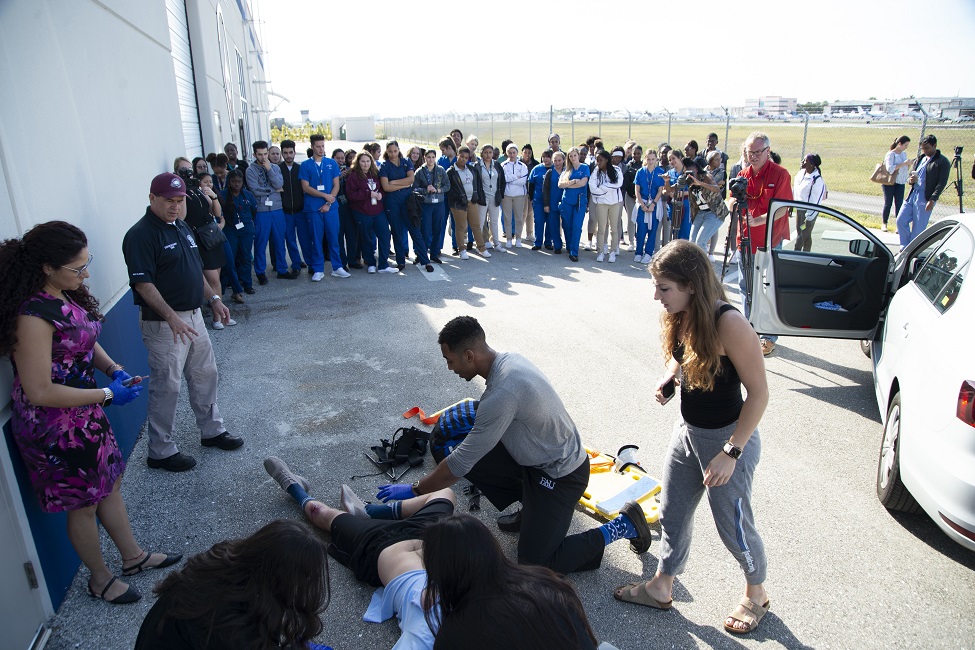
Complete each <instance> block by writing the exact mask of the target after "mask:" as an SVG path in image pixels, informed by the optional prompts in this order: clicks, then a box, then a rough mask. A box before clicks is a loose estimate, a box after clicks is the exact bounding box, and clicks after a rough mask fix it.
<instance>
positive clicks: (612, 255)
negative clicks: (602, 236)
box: [609, 253, 616, 264]
mask: <svg viewBox="0 0 975 650" xmlns="http://www.w3.org/2000/svg"><path fill="white" fill-rule="evenodd" d="M615 261H616V253H610V254H609V263H610V264H612V263H613V262H615Z"/></svg>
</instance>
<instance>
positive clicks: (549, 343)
mask: <svg viewBox="0 0 975 650" xmlns="http://www.w3.org/2000/svg"><path fill="white" fill-rule="evenodd" d="M594 258H595V256H594V254H592V253H588V252H583V253H582V255H581V259H580V261H579V263H572V262H571V261H569V259H568V256H567V255H561V256H556V255H552V254H550V253H548V252H545V251H542V252H532V251H530V250H528V249H527V248H522V249H518V250H514V251H512V252H498V253H497V254H495V256H494V257H492V258H491V259H490V260H484V259H480V258H478V257H477V256H476V255H473V256H472V257H471V259H470V260H466V261H464V260H459V259H458V258H456V257H451V256H450V255H445V256H444V260H445V264H444V265H443V267H441V268H438V270H437V273H435V274H427V273H425V272H424V271H423V270H422V267H414V266H409V267H408V268H407V269H406V270H405V272H403V273H402V274H397V275H392V274H390V275H382V274H380V275H367V274H366V273H365V272H364V271H353V275H352V277H351V278H349V279H338V278H332V277H330V276H328V275H326V277H325V280H324V281H322V282H320V283H312V282H310V281H309V279H308V276H307V275H303V276H302V277H301V278H300V279H298V280H295V281H285V280H276V279H273V278H272V279H271V282H270V284H268V285H267V286H264V287H257V294H256V295H253V296H248V297H247V305H246V306H243V307H241V306H232V311H233V316H234V318H235V319H236V320H237V321H238V323H239V324H238V325H237V326H236V327H228V328H227V329H226V330H224V331H220V332H214V331H210V332H208V334H209V335H210V336H211V338H212V340H213V343H214V347H215V350H216V355H217V360H218V365H219V369H220V374H221V377H220V393H219V395H220V396H219V403H220V408H221V411H222V412H223V414H224V417H225V419H226V424H227V426H228V428H229V429H230V430H231V431H232V432H233V433H235V434H239V435H242V436H244V437H245V439H246V444H245V446H244V447H243V448H241V449H239V450H237V451H233V452H223V451H219V450H215V449H202V448H201V446H200V443H199V437H198V432H197V431H196V430H195V426H194V423H193V416H192V413H191V411H190V409H189V406H188V404H187V402H186V396H185V388H184V395H183V396H182V398H181V402H180V410H179V414H178V418H177V425H176V427H177V431H176V439H177V441H178V442H179V444H180V447H181V450H182V451H184V452H187V453H190V454H192V455H194V456H196V457H197V458H198V460H199V464H198V465H197V467H196V468H195V469H193V470H192V471H190V472H187V473H184V474H170V473H167V472H164V471H161V470H150V469H148V468H147V467H146V464H145V458H146V445H145V438H144V436H143V438H141V439H140V440H139V442H138V444H137V445H136V447H135V450H134V452H133V454H132V456H131V458H130V459H129V466H128V470H127V472H126V474H125V478H124V481H123V494H124V497H125V499H126V502H127V504H128V508H129V513H130V516H131V520H132V525H133V528H134V530H135V533H136V537H137V538H138V539H139V540H140V541H141V542H142V543H143V544H144V545H145V546H146V547H147V548H150V549H153V550H163V551H169V552H175V551H179V552H183V553H186V554H194V553H199V552H201V551H204V550H206V549H207V548H209V547H210V546H211V545H212V544H214V543H215V542H217V541H220V540H223V539H227V538H233V537H240V536H245V535H247V534H249V533H251V532H253V531H254V530H256V529H257V528H259V527H260V526H262V525H263V524H265V523H267V522H268V521H271V520H272V519H275V518H279V517H284V518H295V519H297V518H301V514H300V512H299V511H298V508H297V507H296V506H295V505H294V503H293V502H292V501H291V500H290V498H288V496H287V495H286V494H285V493H284V492H282V491H281V490H280V489H279V488H278V486H277V484H276V483H274V482H273V481H272V480H271V479H270V478H269V477H268V476H267V474H266V473H265V471H264V468H263V466H262V461H263V460H264V458H265V457H266V456H268V455H272V454H273V455H277V456H280V457H282V458H283V459H285V460H286V461H288V462H289V463H290V464H291V465H292V467H293V468H294V469H295V470H296V471H297V472H299V473H301V474H303V475H304V476H306V477H307V478H308V479H309V480H310V482H311V483H312V485H313V486H314V487H313V490H312V493H313V494H314V495H316V496H319V497H320V498H322V499H324V500H326V501H327V502H330V503H333V504H334V503H336V502H337V499H338V491H339V485H340V484H341V483H348V484H350V485H352V486H353V487H354V488H355V489H356V490H357V491H358V492H359V494H360V495H361V496H362V497H363V498H366V499H369V498H374V497H373V495H374V494H375V490H376V487H377V486H378V485H380V484H381V483H383V482H386V481H385V480H384V479H382V477H365V478H353V477H354V476H361V475H368V474H372V473H374V472H375V469H374V468H373V466H372V465H370V464H369V462H368V461H367V460H366V459H365V457H364V452H366V451H367V450H368V448H369V446H370V445H373V444H376V443H377V441H378V439H379V438H381V437H384V438H388V437H389V436H390V435H391V434H392V433H393V431H394V430H395V429H396V428H397V427H399V426H402V425H404V424H416V423H417V422H416V420H415V419H414V420H411V421H406V420H404V419H403V418H402V413H403V412H404V411H405V410H407V409H408V408H410V407H412V406H421V407H423V408H424V409H427V410H428V411H433V410H437V409H439V408H441V407H443V406H445V405H447V404H450V403H452V402H454V401H456V400H458V399H461V398H464V397H477V396H478V395H479V394H480V392H481V391H482V389H483V382H482V381H480V380H479V379H478V380H475V381H473V382H471V383H465V382H464V381H463V380H461V379H460V378H458V377H457V376H456V375H454V374H453V373H451V372H449V371H448V370H447V369H446V366H445V363H444V361H443V359H442V357H441V355H440V350H439V347H438V345H437V343H436V337H437V332H438V331H439V329H440V328H441V327H442V326H443V324H444V323H446V322H447V321H448V320H450V319H451V318H453V317H454V316H457V315H462V314H470V315H473V316H475V317H477V318H478V319H479V320H480V322H481V323H482V325H483V327H484V329H485V330H486V332H487V338H488V343H489V344H490V345H492V346H493V347H494V348H495V349H498V350H509V351H515V352H519V353H521V354H524V355H526V356H527V357H528V358H530V359H531V360H532V361H533V362H534V363H536V364H537V365H538V366H539V367H540V368H541V369H542V370H543V371H544V372H545V373H546V374H547V375H548V377H549V378H550V379H551V381H552V383H553V384H554V385H555V387H556V388H557V390H558V391H559V393H560V394H561V396H562V398H563V400H564V402H565V404H566V405H567V407H568V409H569V412H570V414H571V415H572V417H573V419H574V420H575V422H576V424H577V425H578V427H579V429H580V430H581V431H582V435H583V438H584V440H585V442H586V443H587V444H588V445H590V446H594V447H596V448H599V449H602V450H605V451H608V452H610V453H614V452H615V451H616V450H617V449H618V448H619V447H620V446H621V445H624V444H637V445H639V446H640V450H639V452H638V453H639V457H640V459H641V460H642V463H643V466H644V467H646V468H647V469H648V470H649V471H650V473H651V474H652V475H655V476H657V477H659V476H660V471H661V459H662V458H663V457H664V452H665V450H666V447H667V443H668V440H669V437H670V432H671V429H672V426H673V423H674V421H675V419H676V417H677V414H678V409H679V404H678V403H679V400H673V401H672V402H671V403H670V404H668V405H666V406H659V405H657V404H656V403H655V402H654V401H653V399H652V395H651V391H652V387H653V385H654V384H655V381H656V379H657V377H659V375H660V373H661V371H662V369H663V358H662V355H661V349H660V343H659V316H660V308H659V306H658V305H657V304H656V303H654V302H653V300H652V292H653V289H652V286H653V283H652V280H651V278H650V277H649V275H648V274H647V272H646V268H645V266H643V265H640V264H635V263H633V261H632V259H633V258H632V254H629V255H628V254H627V253H626V252H625V250H624V253H623V254H622V256H621V258H620V260H619V261H618V262H617V263H615V264H609V263H596V262H595V259H594ZM729 291H730V293H731V297H732V301H733V302H735V301H737V296H736V291H735V289H734V287H729ZM766 367H767V373H768V378H769V384H770V391H771V399H770V403H769V406H768V410H767V411H766V413H765V416H764V418H763V419H762V423H761V431H762V441H763V444H762V453H763V458H762V460H761V463H760V464H759V467H758V470H757V472H756V476H755V485H754V510H755V514H756V520H757V525H758V528H759V530H760V531H761V533H762V534H763V537H764V541H765V547H766V550H767V554H768V557H769V575H768V581H767V583H766V585H767V588H768V591H769V593H770V595H771V612H770V613H769V615H768V616H767V617H766V618H765V620H764V621H763V622H762V624H761V627H760V628H759V629H758V630H757V631H756V632H755V633H753V634H751V635H749V636H746V637H733V636H732V635H729V634H727V633H726V632H725V631H724V630H723V628H722V621H723V619H724V617H725V616H726V615H727V614H728V613H729V612H730V611H731V609H732V608H733V607H734V605H735V604H736V603H737V602H738V600H739V599H740V598H741V596H742V595H743V591H744V583H743V579H742V576H741V573H740V570H739V568H738V566H737V564H736V563H735V562H734V560H733V559H732V557H731V556H730V555H729V554H728V553H727V552H726V550H725V549H724V547H723V546H722V545H721V542H720V540H719V539H718V536H717V534H716V531H715V528H714V525H713V523H712V521H711V517H710V514H709V512H708V508H707V503H706V501H705V502H702V504H701V507H700V508H699V509H698V512H697V519H696V531H697V535H696V538H695V540H694V545H693V549H692V552H691V558H690V562H689V564H688V567H687V571H686V573H685V574H683V575H682V576H680V577H679V579H678V582H677V585H676V590H675V594H674V598H675V606H674V608H673V609H672V610H671V611H668V612H660V611H653V610H650V609H647V608H643V607H639V606H636V605H631V604H623V603H618V602H616V601H614V600H613V597H612V592H613V589H614V588H615V587H616V586H618V585H621V584H624V583H627V582H631V581H633V580H636V579H639V578H640V577H641V576H642V577H645V578H649V577H650V576H651V575H652V574H653V572H654V571H655V569H656V566H657V554H658V552H659V544H658V540H657V539H655V540H654V544H653V546H652V547H651V549H650V552H649V553H647V554H645V555H643V556H637V555H635V554H633V553H632V552H631V551H630V550H629V549H628V545H627V544H625V543H616V544H614V545H612V546H611V547H610V548H609V549H607V553H606V556H605V559H604V562H603V566H602V568H601V569H599V570H597V571H592V572H586V573H579V574H575V575H573V576H571V579H572V581H573V582H574V583H575V585H576V586H577V588H578V590H579V593H580V595H581V597H582V600H583V603H584V605H585V609H586V612H587V614H588V616H589V619H590V621H591V623H592V626H593V628H594V630H595V631H596V634H597V635H598V637H599V638H600V639H601V640H607V641H609V642H611V643H613V644H614V645H616V646H617V647H618V648H621V649H623V650H639V649H643V648H758V647H762V648H778V647H783V648H966V647H967V648H971V647H975V620H973V616H972V612H973V611H975V554H973V553H971V552H969V551H967V550H965V549H963V548H961V547H960V546H958V545H956V544H954V543H953V542H951V541H949V540H948V539H947V538H946V537H945V536H944V535H943V534H942V533H941V532H940V530H939V529H938V528H937V527H936V526H935V525H934V524H933V523H932V522H931V521H930V520H928V519H927V518H926V517H925V516H924V515H919V516H910V517H907V516H895V515H892V514H890V513H889V512H887V511H886V510H885V509H884V508H883V507H882V506H881V505H880V504H879V503H878V501H877V498H876V495H875V487H874V482H875V472H876V465H877V456H878V450H879V448H880V441H881V433H882V432H881V424H880V416H879V413H878V411H877V405H876V402H875V399H874V396H873V388H872V380H871V373H870V362H869V360H868V359H867V358H866V357H865V356H863V354H862V353H861V352H860V350H859V346H858V344H857V342H855V341H826V340H817V339H796V338H782V339H780V341H779V345H778V347H777V348H776V350H775V352H774V354H773V355H772V356H771V357H769V358H768V360H767V363H766ZM432 467H433V461H432V459H431V458H429V457H427V458H426V460H425V462H424V466H423V472H428V471H430V470H431V469H432ZM419 476H420V473H419V471H416V470H414V471H413V472H410V473H409V474H407V475H406V476H405V477H404V479H403V480H404V481H412V480H415V479H416V478H418V477H419ZM459 485H463V482H462V483H461V484H459ZM483 506H484V507H483V509H482V510H480V511H479V512H474V513H473V514H474V515H475V516H477V517H479V518H480V519H481V520H483V521H484V522H485V523H487V524H488V525H489V526H490V527H492V529H495V530H496V528H495V527H494V519H495V518H496V516H497V515H498V513H497V512H495V511H494V509H493V508H492V507H491V506H490V504H489V503H487V501H484V502H483ZM459 508H460V509H461V510H462V511H466V510H467V499H466V498H464V497H463V496H461V497H460V498H459ZM599 523H601V522H600V521H599V520H597V519H595V518H594V517H593V516H591V515H589V514H586V513H584V512H583V511H582V510H581V509H580V510H579V512H577V514H576V515H575V517H574V519H573V523H572V529H571V530H572V531H582V530H585V529H588V528H590V527H593V526H596V525H598V524H599ZM655 534H659V530H658V529H656V528H655ZM498 537H499V539H500V540H501V542H502V545H503V547H504V548H505V549H506V551H507V552H508V553H510V554H511V555H512V556H513V555H514V548H515V547H514V544H515V542H516V539H517V538H516V536H514V535H512V534H508V533H502V532H500V531H499V532H498ZM102 547H103V549H105V551H106V556H107V559H108V561H109V566H111V567H115V568H116V569H118V568H119V566H120V561H119V558H118V557H117V554H115V550H114V546H113V545H111V543H110V542H109V540H108V539H107V538H106V537H104V534H103V543H102ZM113 554H114V555H113ZM330 564H331V590H332V598H331V603H330V605H329V607H328V609H327V610H326V612H325V614H324V616H323V618H324V623H325V631H324V632H323V634H322V635H321V637H320V639H318V640H319V641H320V642H322V643H327V644H329V645H331V646H332V647H333V648H335V650H357V649H366V648H369V649H372V648H388V647H391V646H392V645H393V644H394V643H395V641H396V638H397V636H398V629H397V626H396V623H395V622H393V621H389V622H386V623H384V624H372V623H365V622H363V621H362V620H361V618H362V614H363V612H364V611H365V609H366V606H367V604H368V602H369V598H370V595H371V593H372V589H370V588H369V587H367V586H365V585H363V584H359V583H356V582H355V580H354V579H353V578H352V576H351V574H350V572H349V571H348V570H347V569H345V568H344V567H342V566H340V565H338V564H337V563H335V562H331V563H330ZM162 577H163V573H162V572H148V573H144V574H141V575H140V576H136V577H134V578H132V579H131V582H132V584H134V585H135V586H136V587H137V588H138V589H140V590H141V591H142V592H143V594H145V596H146V597H145V598H143V600H142V601H141V602H139V603H138V604H135V605H130V606H118V607H112V606H109V605H107V604H105V603H102V602H98V601H94V600H92V599H90V598H89V597H88V596H87V594H86V593H85V591H84V581H85V580H86V579H87V573H86V572H85V571H81V572H80V573H79V575H78V576H77V577H76V579H75V583H74V585H73V586H72V588H71V591H70V593H69V595H68V597H67V599H66V600H65V602H64V604H63V605H62V607H61V609H60V611H59V612H58V613H57V615H56V616H55V617H54V618H53V620H52V621H51V624H52V626H53V630H54V631H53V636H52V639H51V640H50V642H49V644H48V647H49V648H52V649H54V650H62V649H69V648H71V649H74V648H100V649H115V648H119V649H121V648H131V647H132V645H133V643H134V640H135V637H136V634H137V631H138V627H139V625H140V623H141V621H142V618H143V617H144V616H145V613H146V612H147V611H148V609H149V607H150V606H151V604H152V601H153V598H152V596H151V588H152V585H153V584H154V582H155V581H156V580H158V579H160V578H162ZM499 624H503V622H500V621H499Z"/></svg>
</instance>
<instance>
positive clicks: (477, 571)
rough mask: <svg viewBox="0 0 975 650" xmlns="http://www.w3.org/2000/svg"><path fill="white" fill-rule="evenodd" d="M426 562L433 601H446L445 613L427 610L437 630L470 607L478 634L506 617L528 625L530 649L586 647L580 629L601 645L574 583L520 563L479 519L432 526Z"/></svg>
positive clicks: (470, 621)
mask: <svg viewBox="0 0 975 650" xmlns="http://www.w3.org/2000/svg"><path fill="white" fill-rule="evenodd" d="M423 563H424V566H425V567H426V570H427V599H428V602H431V603H435V602H437V601H438V600H439V602H440V610H439V612H440V613H439V615H438V614H437V613H436V608H433V607H430V608H427V610H426V614H425V616H426V620H427V625H429V626H430V629H431V630H436V629H439V628H440V624H441V622H442V621H445V620H448V619H449V618H450V617H451V616H452V615H453V614H454V613H456V612H459V611H460V610H466V612H465V613H466V617H465V620H466V622H467V623H468V624H470V625H471V627H472V628H473V629H472V630H471V634H472V635H476V634H477V631H478V630H480V629H483V630H489V629H492V628H494V627H496V626H497V625H498V624H499V622H502V621H506V620H518V621H522V622H523V623H524V625H525V627H526V638H525V647H531V648H536V649H539V650H562V649H563V648H578V647H579V646H580V645H582V644H581V643H580V639H579V638H578V637H577V633H576V629H577V628H579V627H581V628H582V629H583V630H585V633H586V634H587V635H588V637H589V640H590V641H591V642H592V644H593V645H596V643H597V641H596V635H595V634H594V633H593V631H592V628H591V627H590V625H589V620H588V619H587V618H586V614H585V611H583V608H582V601H580V600H579V595H578V594H577V593H576V591H575V589H574V588H573V586H572V583H570V582H569V581H568V580H566V579H565V578H563V577H561V576H558V575H556V574H555V572H553V571H552V570H551V569H547V568H545V567H542V566H533V565H519V564H515V563H514V562H513V561H511V560H510V559H508V558H507V557H506V556H505V555H504V553H503V552H502V550H501V546H500V545H499V544H498V540H497V539H496V538H495V537H494V535H493V534H491V531H490V530H488V529H487V527H485V526H484V524H482V523H481V522H480V521H478V520H477V519H475V518H474V517H471V516H469V515H451V516H450V517H446V518H444V519H441V520H440V521H438V522H437V523H435V524H431V525H430V526H429V527H427V529H426V531H424V535H423ZM499 597H500V598H499Z"/></svg>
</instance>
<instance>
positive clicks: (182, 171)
mask: <svg viewBox="0 0 975 650" xmlns="http://www.w3.org/2000/svg"><path fill="white" fill-rule="evenodd" d="M176 175H177V176H179V177H180V178H182V179H183V180H184V181H185V182H186V188H187V189H190V190H198V189H200V179H198V178H196V177H195V176H194V175H193V170H192V169H188V168H186V167H181V168H179V169H177V170H176Z"/></svg>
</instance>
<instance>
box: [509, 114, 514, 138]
mask: <svg viewBox="0 0 975 650" xmlns="http://www.w3.org/2000/svg"><path fill="white" fill-rule="evenodd" d="M512 117H513V116H512V114H511V113H508V139H509V140H510V139H511V118H512Z"/></svg>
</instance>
